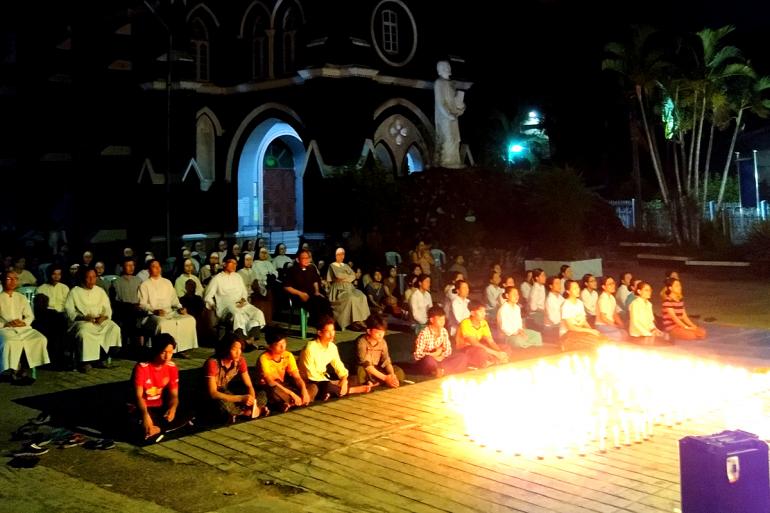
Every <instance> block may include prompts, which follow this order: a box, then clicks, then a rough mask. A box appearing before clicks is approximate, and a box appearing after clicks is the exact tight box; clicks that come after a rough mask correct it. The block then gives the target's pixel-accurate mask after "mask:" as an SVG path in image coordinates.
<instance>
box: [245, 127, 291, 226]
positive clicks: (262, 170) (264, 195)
mask: <svg viewBox="0 0 770 513" xmlns="http://www.w3.org/2000/svg"><path fill="white" fill-rule="evenodd" d="M304 169H305V146H304V144H303V143H302V139H301V138H300V137H299V134H298V133H297V131H296V130H294V128H293V127H292V126H291V125H289V124H288V123H286V122H284V121H281V120H279V119H275V118H270V119H267V120H265V121H262V122H261V123H260V124H259V125H257V127H256V128H254V130H253V131H252V132H251V134H250V135H249V136H248V138H247V139H246V143H245V144H244V146H243V150H242V151H241V155H240V158H239V160H238V232H239V234H240V235H243V236H251V235H257V234H260V235H270V238H271V240H281V241H284V240H290V239H294V238H296V237H298V236H299V235H300V234H301V233H302V230H303V187H302V172H303V170H304Z"/></svg>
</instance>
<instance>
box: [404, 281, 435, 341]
mask: <svg viewBox="0 0 770 513" xmlns="http://www.w3.org/2000/svg"><path fill="white" fill-rule="evenodd" d="M432 306H433V298H432V297H431V295H430V275H428V274H421V275H420V276H418V277H417V289H416V290H415V291H414V292H413V293H412V295H411V296H410V297H409V313H410V314H411V315H412V320H413V321H414V322H415V323H416V325H415V326H414V329H415V333H419V332H420V330H422V328H424V327H425V326H427V325H428V309H430V307H432Z"/></svg>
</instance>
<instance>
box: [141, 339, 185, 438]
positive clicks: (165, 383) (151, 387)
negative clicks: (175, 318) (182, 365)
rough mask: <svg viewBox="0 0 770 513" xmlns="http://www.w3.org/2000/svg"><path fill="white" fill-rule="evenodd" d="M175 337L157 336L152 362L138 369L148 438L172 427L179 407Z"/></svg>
mask: <svg viewBox="0 0 770 513" xmlns="http://www.w3.org/2000/svg"><path fill="white" fill-rule="evenodd" d="M174 349H176V341H175V340H174V337H172V336H171V335H169V334H168V333H161V334H159V335H156V336H155V337H153V341H152V354H151V356H150V358H151V359H150V361H149V362H139V363H137V364H136V366H135V367H134V373H133V382H134V390H135V401H136V413H137V414H138V416H139V423H140V424H141V426H142V429H143V430H144V433H143V434H144V439H145V440H147V439H150V438H153V437H157V436H158V435H159V434H161V432H162V431H164V430H165V429H167V428H169V427H170V424H171V423H172V422H173V421H174V418H175V417H176V410H177V407H178V406H179V369H178V368H177V366H176V364H175V363H174V362H173V361H172V357H173V356H174ZM164 396H165V397H164Z"/></svg>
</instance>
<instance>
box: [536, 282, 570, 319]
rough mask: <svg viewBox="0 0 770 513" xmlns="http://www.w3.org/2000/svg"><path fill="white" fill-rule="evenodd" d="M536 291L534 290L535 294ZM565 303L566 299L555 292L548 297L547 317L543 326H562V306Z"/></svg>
mask: <svg viewBox="0 0 770 513" xmlns="http://www.w3.org/2000/svg"><path fill="white" fill-rule="evenodd" d="M534 291H535V289H534V288H533V289H532V292H534ZM563 302H564V298H563V297H562V295H561V294H556V293H553V292H549V293H548V297H547V298H545V316H544V317H543V325H545V326H559V325H561V304H562V303H563Z"/></svg>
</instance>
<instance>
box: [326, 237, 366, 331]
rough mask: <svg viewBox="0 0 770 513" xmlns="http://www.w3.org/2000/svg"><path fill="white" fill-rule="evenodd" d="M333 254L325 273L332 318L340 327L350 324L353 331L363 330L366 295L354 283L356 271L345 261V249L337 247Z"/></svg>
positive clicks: (343, 327)
mask: <svg viewBox="0 0 770 513" xmlns="http://www.w3.org/2000/svg"><path fill="white" fill-rule="evenodd" d="M334 256H335V259H336V260H335V261H334V262H332V263H331V264H330V265H329V270H328V272H327V274H326V279H327V281H328V282H329V284H330V286H329V301H331V304H332V310H333V311H334V320H335V321H337V324H339V326H340V328H342V329H345V328H347V327H348V326H350V327H351V329H352V330H354V331H363V330H364V329H365V326H364V324H363V321H364V320H365V319H366V318H367V317H369V313H370V312H369V305H368V303H367V299H366V295H365V294H364V293H363V292H361V291H360V290H358V289H357V288H356V287H355V285H354V282H355V280H356V273H355V271H354V270H353V269H352V268H351V267H350V266H349V265H348V264H346V263H345V250H344V249H342V248H337V251H336V252H335V255H334Z"/></svg>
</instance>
